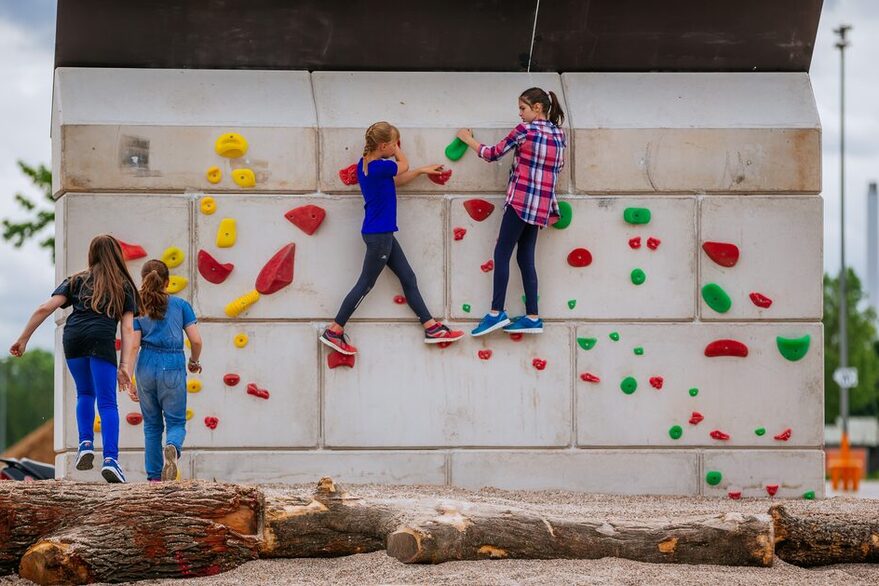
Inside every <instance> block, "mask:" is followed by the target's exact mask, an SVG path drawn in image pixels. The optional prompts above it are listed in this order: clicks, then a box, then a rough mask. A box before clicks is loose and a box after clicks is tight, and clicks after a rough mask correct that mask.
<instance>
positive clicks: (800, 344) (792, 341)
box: [775, 334, 812, 362]
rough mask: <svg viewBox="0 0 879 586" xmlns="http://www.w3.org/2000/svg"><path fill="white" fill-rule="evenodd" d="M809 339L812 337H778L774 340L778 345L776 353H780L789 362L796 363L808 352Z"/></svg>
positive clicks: (807, 335)
mask: <svg viewBox="0 0 879 586" xmlns="http://www.w3.org/2000/svg"><path fill="white" fill-rule="evenodd" d="M811 339H812V337H811V336H810V335H809V334H806V335H805V336H803V337H802V338H782V337H781V336H778V337H777V338H775V343H776V344H777V345H778V351H779V352H781V355H782V356H784V357H785V358H787V359H788V360H790V361H791V362H796V361H797V360H800V359H801V358H802V357H803V356H805V355H806V353H808V352H809V342H810V341H811Z"/></svg>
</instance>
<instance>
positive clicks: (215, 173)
mask: <svg viewBox="0 0 879 586" xmlns="http://www.w3.org/2000/svg"><path fill="white" fill-rule="evenodd" d="M205 176H206V177H207V178H208V181H209V182H211V183H214V184H216V183H219V182H220V180H221V179H222V178H223V172H222V171H220V168H219V167H217V166H216V165H214V166H213V167H210V168H208V172H207V173H205Z"/></svg>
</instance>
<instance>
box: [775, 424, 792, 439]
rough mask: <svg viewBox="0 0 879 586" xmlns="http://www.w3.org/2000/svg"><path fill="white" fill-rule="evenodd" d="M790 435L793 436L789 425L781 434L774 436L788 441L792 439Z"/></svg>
mask: <svg viewBox="0 0 879 586" xmlns="http://www.w3.org/2000/svg"><path fill="white" fill-rule="evenodd" d="M790 436H791V429H790V428H789V427H788V428H787V429H785V430H784V431H782V432H781V433H780V434H778V435H776V436H774V437H775V439H777V440H778V441H780V442H786V441H787V440H789V439H790Z"/></svg>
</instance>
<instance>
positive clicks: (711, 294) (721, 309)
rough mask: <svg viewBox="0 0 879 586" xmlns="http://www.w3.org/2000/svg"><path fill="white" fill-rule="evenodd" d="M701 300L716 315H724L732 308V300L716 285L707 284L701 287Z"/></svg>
mask: <svg viewBox="0 0 879 586" xmlns="http://www.w3.org/2000/svg"><path fill="white" fill-rule="evenodd" d="M702 299H704V300H705V303H707V304H708V307H710V308H711V309H713V310H714V311H716V312H717V313H726V312H727V311H729V308H730V307H732V299H730V298H729V295H727V294H726V291H724V290H723V289H722V288H721V286H720V285H718V284H717V283H708V284H707V285H705V286H704V287H702Z"/></svg>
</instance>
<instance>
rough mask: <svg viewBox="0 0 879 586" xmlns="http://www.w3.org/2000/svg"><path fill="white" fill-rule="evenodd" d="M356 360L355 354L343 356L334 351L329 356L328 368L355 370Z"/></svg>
mask: <svg viewBox="0 0 879 586" xmlns="http://www.w3.org/2000/svg"><path fill="white" fill-rule="evenodd" d="M355 358H356V357H355V356H354V354H350V355H349V354H342V353H341V352H336V351H335V350H333V351H332V352H330V353H329V354H327V366H328V367H330V368H336V367H337V366H347V367H349V368H354V361H355Z"/></svg>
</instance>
